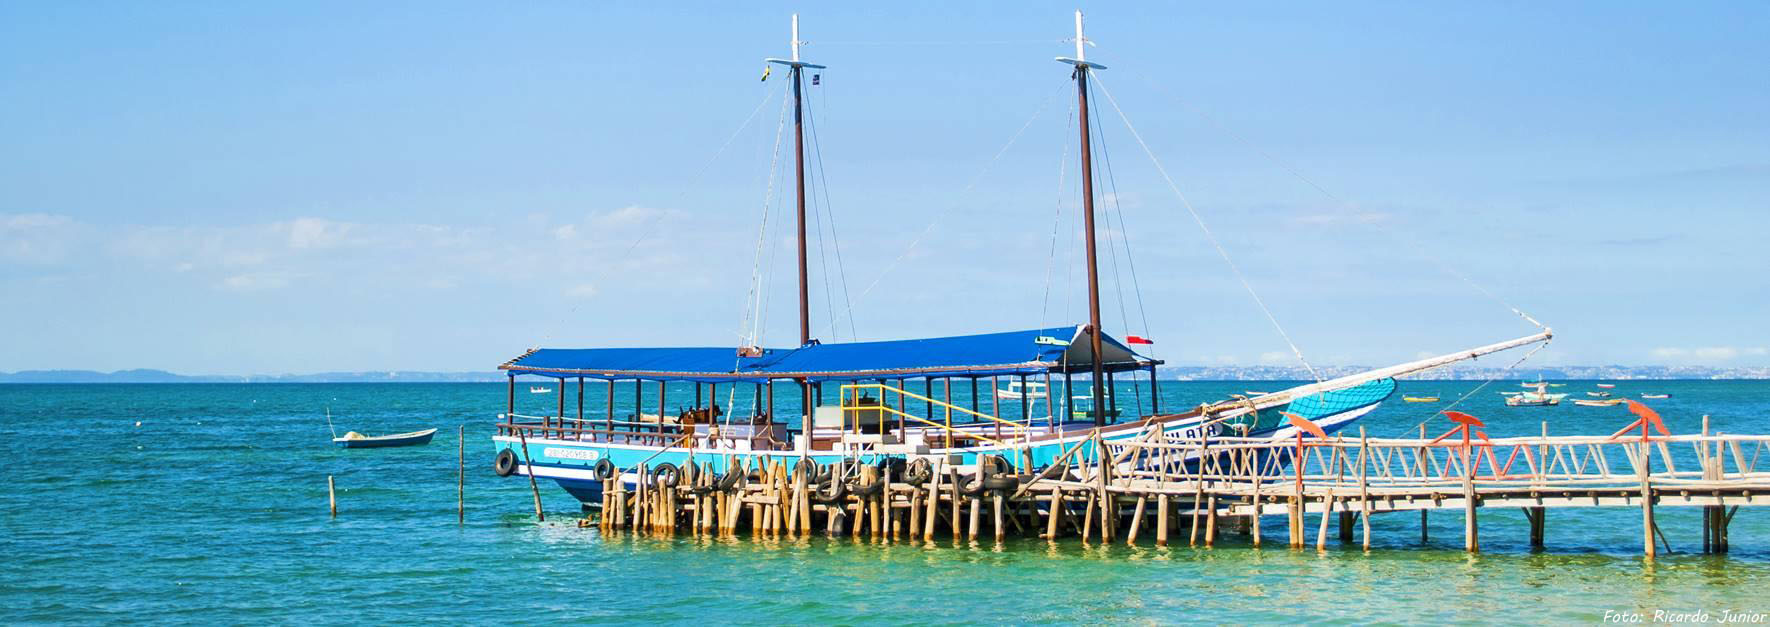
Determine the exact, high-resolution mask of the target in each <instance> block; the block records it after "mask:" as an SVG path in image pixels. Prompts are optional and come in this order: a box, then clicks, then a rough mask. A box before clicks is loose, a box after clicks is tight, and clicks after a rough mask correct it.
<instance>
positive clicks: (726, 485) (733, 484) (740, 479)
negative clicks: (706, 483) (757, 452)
mask: <svg viewBox="0 0 1770 627" xmlns="http://www.w3.org/2000/svg"><path fill="white" fill-rule="evenodd" d="M747 478H748V477H745V476H744V473H743V471H741V470H738V469H737V467H735V466H734V467H732V468H731V469H730V470H727V471H725V476H722V477H720V478H719V491H720V492H730V491H732V490H735V489H737V487H738V486H740V485H744V482H745V479H747Z"/></svg>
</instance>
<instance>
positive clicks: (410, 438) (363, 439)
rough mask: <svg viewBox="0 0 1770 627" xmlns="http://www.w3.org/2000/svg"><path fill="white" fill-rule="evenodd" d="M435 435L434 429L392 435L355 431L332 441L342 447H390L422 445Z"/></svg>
mask: <svg viewBox="0 0 1770 627" xmlns="http://www.w3.org/2000/svg"><path fill="white" fill-rule="evenodd" d="M435 435H436V429H425V430H423V431H412V432H408V433H395V434H393V435H376V436H370V435H363V434H361V433H357V432H355V431H351V432H349V433H346V434H344V437H341V438H332V442H333V443H334V444H337V445H338V446H342V447H344V448H390V447H395V446H423V445H425V444H429V443H430V438H431V437H432V436H435Z"/></svg>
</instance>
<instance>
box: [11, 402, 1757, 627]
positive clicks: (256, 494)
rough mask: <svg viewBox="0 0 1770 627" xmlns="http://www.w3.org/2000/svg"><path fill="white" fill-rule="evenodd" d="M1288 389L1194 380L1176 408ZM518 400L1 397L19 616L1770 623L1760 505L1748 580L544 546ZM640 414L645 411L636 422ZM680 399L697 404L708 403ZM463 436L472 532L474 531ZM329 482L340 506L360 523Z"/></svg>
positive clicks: (568, 533)
mask: <svg viewBox="0 0 1770 627" xmlns="http://www.w3.org/2000/svg"><path fill="white" fill-rule="evenodd" d="M1474 386H1475V384H1474V383H1468V382H1404V383H1403V384H1402V391H1403V392H1407V393H1415V394H1417V393H1438V394H1441V395H1443V396H1445V398H1446V400H1447V401H1448V400H1450V399H1451V398H1452V397H1453V396H1454V395H1456V394H1458V393H1460V392H1462V391H1466V390H1469V389H1472V388H1473V387H1474ZM1278 387H1279V384H1276V383H1267V382H1259V383H1251V382H1235V383H1206V382H1186V383H1175V382H1166V383H1164V390H1163V391H1164V397H1165V400H1164V404H1165V405H1166V406H1167V407H1170V408H1173V407H1179V406H1183V405H1195V404H1197V403H1199V402H1201V401H1206V400H1217V399H1220V398H1222V397H1223V396H1224V395H1225V394H1228V393H1230V392H1240V391H1242V390H1247V389H1257V390H1272V389H1277V388H1278ZM589 389H590V391H591V394H590V396H589V399H588V401H587V403H586V405H587V408H588V409H587V411H589V413H590V414H592V415H599V414H598V412H599V410H600V409H601V408H602V407H603V404H602V402H603V400H602V399H603V397H602V395H601V394H602V392H601V388H600V387H599V386H597V385H594V384H592V385H591V386H590V388H589ZM684 389H686V388H684ZM1515 389H1518V388H1517V387H1516V384H1515V383H1512V382H1505V383H1496V384H1494V386H1491V387H1489V388H1488V389H1487V390H1484V391H1482V392H1481V393H1480V394H1478V395H1477V396H1475V397H1474V398H1472V399H1471V400H1470V401H1469V402H1467V403H1465V404H1464V405H1462V406H1461V407H1459V409H1464V410H1467V411H1469V412H1471V413H1473V414H1475V415H1477V416H1480V417H1482V418H1483V419H1485V420H1486V421H1487V423H1488V424H1489V425H1490V426H1489V429H1488V431H1489V433H1490V435H1493V436H1496V437H1497V436H1503V435H1525V434H1534V433H1537V432H1538V431H1539V430H1540V429H1541V426H1540V421H1544V420H1546V421H1549V423H1550V427H1549V428H1550V433H1551V434H1574V433H1586V434H1599V433H1601V434H1609V433H1610V432H1612V431H1614V430H1616V429H1617V428H1619V427H1620V426H1621V425H1623V424H1625V423H1627V422H1628V417H1627V416H1626V415H1625V413H1624V412H1623V411H1622V410H1621V409H1617V408H1588V407H1575V406H1571V405H1564V406H1561V407H1550V408H1506V407H1504V406H1503V405H1502V404H1501V403H1500V398H1501V397H1500V396H1499V395H1498V394H1497V393H1496V392H1497V391H1498V390H1515ZM1590 389H1593V388H1592V387H1591V385H1590V383H1589V382H1574V383H1572V384H1570V385H1569V386H1567V387H1566V388H1563V389H1561V390H1560V391H1569V392H1572V393H1574V394H1575V395H1576V396H1577V395H1580V394H1582V393H1583V392H1584V391H1585V390H1590ZM960 390H961V391H962V390H963V388H960ZM1616 391H1617V392H1619V393H1621V394H1627V395H1629V396H1634V395H1636V394H1639V393H1640V392H1668V393H1671V394H1673V398H1671V399H1669V400H1663V401H1650V403H1652V404H1653V405H1654V406H1655V407H1657V408H1659V410H1660V411H1661V413H1662V414H1664V416H1665V418H1666V423H1667V425H1668V426H1669V427H1670V428H1671V429H1672V430H1673V431H1674V432H1677V433H1688V432H1695V431H1697V430H1698V429H1699V428H1700V425H1701V416H1702V415H1703V414H1709V415H1711V416H1712V417H1713V418H1712V420H1713V426H1714V428H1715V429H1716V430H1720V431H1729V432H1753V433H1765V432H1770V382H1708V381H1683V382H1623V383H1620V384H1619V385H1618V387H1617V389H1616ZM504 393H505V392H504V386H503V385H501V384H239V385H235V384H195V385H0V442H3V444H0V446H4V447H5V453H6V454H5V459H6V460H7V465H8V467H7V469H6V471H5V474H6V476H7V477H8V478H9V480H8V481H7V483H6V488H5V489H4V490H0V554H3V555H4V556H5V564H4V566H0V622H3V623H7V624H14V623H20V622H58V623H59V622H78V623H98V622H106V623H109V622H118V621H127V622H143V621H145V622H205V623H212V622H222V623H244V622H274V623H289V622H297V621H300V622H310V623H346V622H349V623H358V622H417V621H420V620H425V619H432V618H443V619H447V620H450V621H459V622H474V623H490V622H494V621H497V622H509V623H542V622H556V621H571V622H590V621H597V622H602V621H613V622H627V623H658V622H668V623H678V622H715V623H728V622H736V623H778V622H786V623H826V622H839V623H910V622H941V623H953V622H960V623H971V622H980V623H1001V622H1014V623H1023V622H1057V623H1067V622H1115V623H1117V622H1133V623H1171V622H1185V621H1202V622H1298V621H1310V622H1316V621H1325V622H1343V623H1353V622H1358V623H1362V622H1369V621H1394V622H1425V621H1432V622H1438V621H1463V622H1477V621H1482V622H1486V621H1494V620H1499V621H1507V622H1511V621H1528V622H1533V623H1534V622H1544V621H1560V620H1568V621H1579V622H1593V621H1597V620H1599V619H1601V618H1602V617H1603V614H1604V611H1605V610H1607V609H1608V610H1629V611H1641V610H1645V611H1647V612H1649V614H1648V617H1649V620H1651V611H1652V610H1656V609H1663V610H1668V611H1679V612H1682V611H1697V610H1705V611H1708V612H1709V613H1710V614H1711V615H1712V617H1713V618H1715V619H1719V618H1720V617H1721V614H1722V612H1723V611H1727V610H1731V611H1750V612H1770V594H1767V593H1766V592H1765V591H1766V590H1767V589H1770V512H1765V511H1756V510H1752V509H1749V508H1744V509H1741V510H1740V512H1739V515H1738V517H1737V518H1736V519H1735V520H1734V522H1733V539H1734V541H1733V552H1732V553H1731V554H1730V555H1728V556H1726V557H1707V556H1703V555H1700V554H1698V552H1699V551H1700V548H1701V544H1700V543H1701V538H1702V536H1701V533H1702V532H1701V529H1700V527H1699V526H1698V524H1699V520H1700V514H1699V511H1698V510H1696V509H1694V508H1661V509H1660V510H1659V518H1660V525H1661V528H1662V529H1664V531H1665V533H1666V534H1667V536H1668V537H1669V539H1670V541H1671V544H1672V548H1673V550H1674V551H1675V552H1674V553H1673V554H1672V555H1670V556H1662V557H1661V558H1660V559H1659V560H1658V561H1656V562H1654V563H1651V564H1649V563H1645V562H1644V561H1643V560H1642V559H1641V557H1640V556H1639V555H1638V554H1639V552H1640V550H1641V546H1640V533H1641V531H1640V524H1641V513H1640V511H1639V510H1638V509H1630V508H1617V509H1608V510H1586V511H1572V510H1550V512H1549V519H1548V530H1547V543H1548V546H1549V548H1548V551H1546V552H1542V553H1536V554H1533V553H1531V552H1530V550H1529V548H1528V527H1527V525H1526V523H1525V519H1524V515H1523V514H1522V513H1521V512H1519V511H1516V510H1502V509H1497V508H1496V509H1493V510H1483V516H1482V519H1481V524H1482V529H1481V541H1482V548H1483V549H1484V552H1483V553H1481V554H1480V555H1479V556H1469V555H1467V554H1465V553H1464V552H1463V551H1462V550H1461V549H1462V535H1461V534H1462V518H1461V516H1460V515H1458V514H1454V513H1435V514H1434V515H1433V516H1432V529H1431V535H1432V540H1431V543H1430V544H1425V545H1422V544H1421V543H1420V540H1419V519H1418V517H1417V516H1415V515H1413V514H1411V513H1410V514H1395V515H1389V516H1377V517H1375V518H1373V519H1372V523H1373V529H1374V536H1373V537H1374V541H1373V549H1372V551H1371V552H1370V553H1368V554H1367V553H1364V552H1362V551H1360V550H1358V547H1357V545H1356V544H1353V545H1347V546H1341V545H1339V544H1338V543H1337V540H1335V541H1331V542H1330V545H1329V546H1330V550H1329V551H1328V552H1327V553H1326V554H1317V553H1316V552H1315V551H1314V550H1313V549H1310V550H1305V551H1291V550H1288V549H1285V548H1282V546H1281V547H1279V548H1273V546H1274V545H1272V544H1270V543H1269V544H1268V545H1267V548H1264V549H1259V550H1255V549H1252V548H1249V547H1248V546H1247V542H1246V539H1245V538H1242V537H1240V536H1237V535H1234V534H1233V533H1231V534H1227V535H1226V536H1225V541H1224V542H1223V543H1222V544H1221V545H1220V546H1218V547H1217V548H1215V549H1209V550H1206V549H1192V548H1186V547H1185V546H1178V547H1172V548H1167V549H1155V548H1151V547H1150V546H1148V543H1147V542H1146V543H1145V546H1143V547H1140V548H1130V547H1125V546H1123V545H1122V544H1121V545H1119V546H1113V547H1105V548H1103V547H1100V546H1098V545H1092V546H1084V545H1083V544H1082V543H1081V542H1080V541H1078V540H1075V539H1069V540H1065V541H1063V542H1060V543H1057V544H1055V545H1052V544H1048V543H1046V542H1043V541H1037V540H1021V541H1015V542H1011V543H1009V544H1008V545H1006V546H1002V547H997V546H995V545H993V544H990V543H984V544H981V545H977V546H970V545H959V546H955V545H954V544H953V543H952V542H951V541H950V540H949V541H945V542H943V543H940V544H939V545H937V546H934V547H925V546H910V545H907V544H896V545H874V544H868V543H865V542H854V541H851V540H824V539H815V540H808V541H777V542H752V541H750V540H748V539H740V540H736V541H703V540H695V539H692V538H687V537H684V538H680V539H674V540H667V539H655V538H646V539H641V538H635V537H633V536H631V535H620V536H616V537H603V536H602V535H601V534H600V533H599V532H598V531H596V530H595V529H593V528H592V529H579V528H578V527H576V525H575V524H574V519H575V518H576V517H577V516H578V505H577V503H576V501H574V500H572V499H571V498H570V497H568V496H567V495H566V494H565V493H564V492H563V491H561V490H559V489H558V488H557V487H554V486H550V485H547V484H543V485H542V486H541V490H542V498H543V499H544V500H545V502H546V506H547V510H548V512H549V516H548V519H547V522H546V523H542V524H537V523H536V521H535V519H534V516H533V514H532V511H531V510H530V507H531V505H530V501H529V494H528V484H527V482H525V481H523V480H522V479H520V478H517V477H512V478H509V479H499V478H498V477H496V476H495V475H493V474H492V471H491V459H492V453H491V443H490V437H491V433H492V429H491V424H492V422H493V416H494V415H495V414H497V413H498V412H500V411H502V410H503V407H504ZM631 394H632V393H631V391H630V389H629V390H626V391H625V394H617V400H618V401H619V405H620V406H622V407H626V406H628V405H629V404H630V402H631V398H632V396H631ZM655 394H656V393H655V391H653V392H648V398H646V400H645V402H646V403H647V404H648V405H650V404H652V403H654V402H655ZM986 394H987V391H986ZM1621 394H1619V395H1621ZM968 395H969V394H968V392H966V393H965V394H964V395H963V396H965V397H967V398H968ZM621 396H625V397H626V398H625V399H620V398H619V397H621ZM672 396H673V397H674V398H672V399H671V400H670V404H671V405H672V406H674V405H675V404H676V403H677V402H680V401H683V400H686V399H687V398H688V396H691V393H688V392H685V391H680V390H679V391H673V392H672ZM722 396H723V390H722ZM784 396H785V395H784V394H783V397H784ZM961 396H962V395H961V394H954V397H955V399H957V398H959V397H961ZM517 397H518V398H517V401H518V404H519V406H520V410H521V411H524V413H541V412H544V411H548V408H551V407H553V405H554V403H556V400H555V399H554V397H552V396H549V395H540V394H528V393H526V385H524V386H522V387H520V388H519V389H518V394H517ZM1125 398H1126V402H1127V403H1128V402H1129V401H1130V393H1129V392H1128V391H1127V392H1126V393H1125ZM573 404H574V405H575V400H574V403H573ZM328 406H329V407H330V408H331V411H332V415H333V420H334V421H335V422H336V423H337V426H338V430H339V433H343V432H344V431H345V430H347V429H354V430H357V431H363V432H368V433H375V434H380V433H388V432H396V431H408V430H414V429H418V428H424V427H438V428H441V429H442V431H441V432H440V433H438V435H437V438H436V440H435V441H433V442H432V443H431V444H430V445H429V446H426V447H417V448H403V449H384V450H342V449H338V448H335V447H333V446H332V445H331V443H330V442H329V441H328V439H329V437H330V436H329V435H328V433H327V428H326V422H325V417H324V410H325V408H326V407H328ZM1437 407H1442V406H1441V405H1409V404H1405V403H1401V402H1400V399H1399V398H1396V399H1394V400H1393V401H1392V402H1390V403H1388V404H1385V405H1384V407H1383V408H1381V409H1380V410H1378V411H1377V412H1376V413H1374V414H1372V415H1371V416H1369V417H1367V418H1365V419H1364V420H1363V421H1362V423H1361V424H1363V425H1364V426H1365V427H1366V428H1367V429H1368V430H1369V432H1370V433H1371V434H1372V435H1373V436H1376V435H1380V436H1397V435H1403V434H1406V433H1409V432H1410V431H1411V430H1412V429H1413V428H1414V425H1415V424H1417V423H1418V422H1419V421H1420V420H1422V419H1425V418H1427V417H1428V416H1430V414H1431V413H1432V412H1433V411H1434V410H1435V408H1437ZM745 408H746V403H743V402H740V403H739V404H738V405H737V409H738V410H739V411H743V410H744V409H745ZM648 409H650V408H649V407H648ZM787 409H788V408H785V407H783V408H781V411H780V413H782V414H786V413H788V411H787ZM574 411H575V408H574ZM137 421H139V422H140V425H139V426H137V424H136V423H137ZM459 425H466V428H467V464H468V465H467V468H468V473H467V507H468V511H467V523H466V524H465V525H457V524H456V520H455V465H456V441H457V440H456V436H455V429H456V427H457V426H459ZM1432 428H1433V430H1434V431H1435V432H1436V431H1443V430H1444V429H1446V428H1448V427H1446V426H1444V423H1443V422H1442V421H1438V422H1434V423H1433V424H1432ZM1412 432H1413V433H1417V431H1412ZM1760 463H1763V462H1760ZM327 475H335V476H336V478H337V482H338V501H339V504H338V507H339V516H338V518H337V519H336V520H333V519H329V518H328V517H327V514H326V476H327ZM1313 520H1314V519H1313V517H1312V518H1311V522H1310V524H1311V525H1313ZM1265 534H1266V535H1267V537H1268V538H1271V537H1280V538H1281V539H1282V536H1283V534H1284V521H1283V519H1282V517H1269V519H1268V521H1267V527H1266V531H1265ZM1182 544H1184V542H1182Z"/></svg>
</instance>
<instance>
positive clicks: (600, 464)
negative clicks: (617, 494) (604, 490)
mask: <svg viewBox="0 0 1770 627" xmlns="http://www.w3.org/2000/svg"><path fill="white" fill-rule="evenodd" d="M596 478H597V479H599V480H602V481H608V480H609V479H613V478H615V463H614V462H611V461H609V460H608V459H607V458H604V459H601V460H598V461H597V462H596Z"/></svg>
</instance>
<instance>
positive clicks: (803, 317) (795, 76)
mask: <svg viewBox="0 0 1770 627" xmlns="http://www.w3.org/2000/svg"><path fill="white" fill-rule="evenodd" d="M800 43H801V42H800V41H799V14H798V13H794V14H793V39H792V48H793V57H792V58H791V59H767V61H768V62H769V63H778V64H780V65H785V66H787V68H788V69H787V73H788V77H789V79H790V80H792V81H793V168H794V203H795V205H796V206H797V211H796V213H797V217H798V220H797V222H798V224H797V233H796V240H797V244H798V248H799V345H800V346H805V345H807V344H810V343H811V291H810V290H811V288H810V279H809V278H808V276H807V273H806V268H805V265H806V264H805V100H804V91H803V89H804V88H803V81H804V78H803V75H804V71H805V68H812V69H823V67H824V66H821V65H815V64H811V63H806V62H804V61H800V60H799V44H800ZM799 389H800V396H799V400H800V404H799V406H800V407H801V408H802V409H803V410H804V418H805V420H806V422H805V423H804V424H807V425H809V424H810V419H811V406H812V401H813V395H812V389H811V386H810V385H807V384H806V382H805V381H804V380H800V381H799ZM772 394H773V392H770V395H771V396H772ZM806 433H807V434H809V433H811V430H810V429H809V428H807V429H806ZM807 437H809V436H807Z"/></svg>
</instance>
